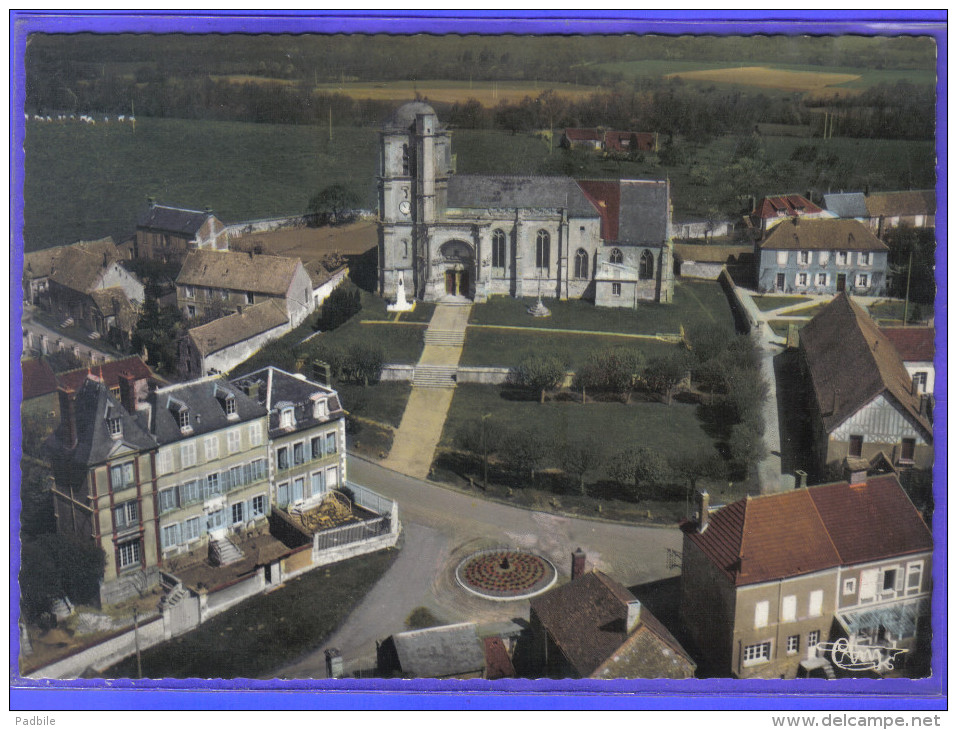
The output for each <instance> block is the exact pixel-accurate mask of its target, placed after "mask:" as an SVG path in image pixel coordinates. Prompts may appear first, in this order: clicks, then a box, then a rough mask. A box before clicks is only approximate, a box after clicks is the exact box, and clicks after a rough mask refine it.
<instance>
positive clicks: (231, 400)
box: [224, 395, 236, 416]
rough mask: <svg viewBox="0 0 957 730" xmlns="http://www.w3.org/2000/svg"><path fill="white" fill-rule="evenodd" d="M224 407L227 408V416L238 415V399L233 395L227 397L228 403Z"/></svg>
mask: <svg viewBox="0 0 957 730" xmlns="http://www.w3.org/2000/svg"><path fill="white" fill-rule="evenodd" d="M224 405H225V408H226V415H227V416H235V415H236V397H235V396H233V395H227V396H226V402H225V404H224Z"/></svg>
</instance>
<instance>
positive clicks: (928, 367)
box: [881, 327, 934, 395]
mask: <svg viewBox="0 0 957 730" xmlns="http://www.w3.org/2000/svg"><path fill="white" fill-rule="evenodd" d="M881 332H882V333H883V335H884V336H885V337H886V338H887V339H888V340H890V341H891V344H892V345H894V349H896V350H897V352H898V354H899V355H900V358H901V362H903V363H904V368H905V369H906V370H907V373H908V374H909V375H910V376H911V378H912V379H913V381H914V388H915V390H916V391H917V392H918V393H920V394H925V393H926V394H929V395H933V393H934V328H933V327H881Z"/></svg>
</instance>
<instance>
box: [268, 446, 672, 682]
mask: <svg viewBox="0 0 957 730" xmlns="http://www.w3.org/2000/svg"><path fill="white" fill-rule="evenodd" d="M348 468H349V471H348V473H349V479H350V480H351V481H354V482H356V483H359V484H363V485H365V486H368V487H369V488H371V489H373V490H375V491H377V492H379V493H380V494H383V495H385V496H387V497H389V498H390V499H394V500H396V501H398V503H399V518H400V520H401V521H402V526H403V528H402V549H401V551H400V553H399V555H398V557H397V558H396V561H395V562H394V563H393V564H392V566H391V567H390V568H389V570H388V571H387V572H386V573H385V575H384V576H383V577H382V578H381V579H380V580H379V582H378V583H377V584H376V585H375V587H374V588H373V589H372V590H371V591H370V592H369V593H368V594H367V595H366V597H365V598H364V599H363V600H362V602H361V603H360V604H359V606H358V607H357V608H356V609H355V610H354V611H353V613H352V614H351V615H350V616H349V618H347V619H346V621H345V623H344V624H343V625H342V626H340V627H339V629H338V630H337V631H336V632H335V633H334V634H333V635H332V636H330V637H329V639H328V641H327V642H326V643H325V645H324V646H322V647H320V648H319V649H318V650H317V651H314V652H311V653H309V654H307V655H305V656H302V657H299V658H297V659H296V660H294V661H292V662H291V663H290V664H288V665H286V666H284V667H282V668H281V669H280V670H279V671H277V672H275V673H273V674H272V675H270V676H273V677H284V678H310V677H314V678H322V677H325V674H326V673H325V655H324V651H325V649H326V648H329V647H336V648H337V649H339V650H340V651H341V652H342V656H343V659H344V661H345V669H346V671H347V672H351V671H353V670H354V669H358V668H365V669H368V668H370V667H371V666H372V665H373V662H374V657H375V642H376V641H377V640H382V639H385V638H386V637H387V636H389V635H390V634H393V633H396V632H399V631H403V630H405V619H406V617H407V616H408V615H409V613H410V612H411V611H412V610H413V609H414V608H416V607H418V606H425V607H426V608H428V609H429V610H430V611H431V612H432V613H433V614H435V615H436V616H437V617H438V618H440V619H442V620H443V621H444V622H448V623H455V622H459V621H476V622H478V623H492V622H498V621H507V620H511V619H514V618H519V619H527V618H528V610H529V603H528V601H527V600H520V601H508V602H495V601H488V600H484V599H481V598H478V597H476V596H472V595H470V594H468V593H466V592H465V591H464V590H463V589H462V588H461V587H459V586H458V585H457V584H456V583H455V578H454V570H455V566H456V565H457V564H458V563H459V561H461V560H462V558H464V557H465V556H467V555H469V554H471V553H472V552H474V551H476V550H481V549H483V548H487V547H493V546H509V547H516V548H524V549H528V550H531V551H534V552H536V553H538V554H539V555H542V556H544V557H546V558H548V559H549V560H550V561H551V562H552V563H553V564H554V565H555V567H556V568H557V569H558V573H559V581H562V580H567V578H568V576H569V572H570V568H571V553H572V552H573V551H574V550H575V549H576V548H577V547H581V548H582V549H583V550H584V551H585V553H586V554H587V556H588V558H587V559H588V567H589V568H597V569H599V570H602V571H604V572H605V573H608V574H609V575H610V576H612V577H613V578H615V579H616V580H618V581H620V582H621V583H623V584H624V585H626V586H633V585H639V584H642V583H647V582H650V581H655V580H660V579H663V578H670V577H674V576H676V575H678V573H679V569H678V568H669V567H668V550H669V549H671V550H675V551H679V552H680V550H681V534H680V532H679V531H678V530H677V529H675V528H662V527H647V526H640V525H629V524H623V523H613V522H608V521H603V520H588V519H581V518H572V517H562V516H559V515H553V514H546V513H542V512H532V511H530V510H526V509H522V508H519V507H512V506H509V505H506V504H501V503H498V502H490V501H486V500H483V499H481V497H479V496H475V497H473V496H471V495H468V494H465V493H462V492H457V491H454V490H451V489H445V488H443V487H440V486H436V485H434V484H429V483H428V482H425V481H422V480H419V479H415V478H412V477H408V476H405V475H402V474H398V473H396V472H393V471H390V470H389V469H386V468H384V467H382V466H380V465H378V464H374V463H371V462H368V461H365V460H362V459H358V458H355V457H351V456H350V458H349V465H348Z"/></svg>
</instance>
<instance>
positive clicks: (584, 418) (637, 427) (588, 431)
mask: <svg viewBox="0 0 957 730" xmlns="http://www.w3.org/2000/svg"><path fill="white" fill-rule="evenodd" d="M509 393H510V391H509V390H507V389H506V390H503V389H502V388H500V387H498V386H491V385H475V384H463V385H459V386H458V387H457V388H456V389H455V395H454V396H453V398H452V405H451V406H450V408H449V414H448V417H447V418H446V420H445V429H444V430H443V432H442V439H441V441H440V442H439V446H440V447H441V446H444V447H451V446H453V445H454V441H455V434H456V433H458V432H459V430H460V429H462V428H463V427H464V426H466V425H467V424H470V423H474V422H475V421H476V420H478V419H481V417H482V416H483V415H485V414H486V413H490V414H491V419H490V421H491V423H492V424H501V425H502V426H508V427H509V428H514V429H518V430H527V431H539V432H541V433H542V434H543V435H544V436H545V437H546V438H547V439H548V441H549V442H551V443H552V444H554V445H555V455H554V457H553V459H552V461H553V464H552V465H554V466H557V465H558V462H559V457H558V455H559V454H560V453H561V450H562V447H563V446H564V445H565V444H569V443H573V442H576V443H577V442H579V441H580V440H581V439H582V438H583V437H585V436H588V435H594V436H596V437H598V438H600V439H601V441H602V444H603V453H604V455H605V456H608V457H611V456H612V455H614V454H615V453H617V452H618V451H620V450H622V449H626V448H632V447H634V446H639V445H640V446H647V447H650V448H653V449H656V450H657V451H659V452H660V453H662V454H663V455H665V456H668V457H678V456H686V455H691V454H694V455H704V456H707V455H711V454H716V453H717V450H716V448H715V439H714V438H713V437H712V436H711V435H709V434H708V433H707V431H706V426H705V424H704V423H703V422H702V421H701V420H700V419H699V418H698V416H697V406H694V405H688V404H682V403H673V404H672V405H670V406H667V405H665V404H663V403H648V402H641V401H639V400H637V399H636V400H635V401H633V402H632V403H631V404H629V405H625V404H624V403H587V404H585V405H582V404H581V403H576V402H573V401H547V402H545V403H544V404H542V403H538V402H537V401H535V400H531V401H529V400H509V399H507V398H505V397H503V395H508V394H509Z"/></svg>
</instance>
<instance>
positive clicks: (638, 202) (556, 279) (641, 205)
mask: <svg viewBox="0 0 957 730" xmlns="http://www.w3.org/2000/svg"><path fill="white" fill-rule="evenodd" d="M454 167H455V163H454V157H453V155H452V139H451V133H450V132H449V130H447V129H444V128H443V127H441V126H440V125H439V121H438V117H437V116H436V114H435V111H434V110H433V109H432V107H431V106H429V105H428V104H426V103H424V102H418V101H417V102H411V103H408V104H404V105H403V106H401V107H399V108H398V109H397V110H396V112H395V113H394V114H393V116H392V118H391V119H390V120H389V121H388V122H387V123H386V124H385V126H384V128H383V130H382V131H381V133H380V145H379V160H378V169H379V173H378V208H379V262H378V263H379V293H380V294H381V295H382V296H383V297H384V298H386V299H390V300H394V299H396V297H397V296H398V295H399V290H400V288H401V289H402V291H403V293H404V295H405V296H407V297H408V298H410V299H411V298H413V297H414V298H416V299H419V300H422V301H474V302H483V301H485V300H486V299H488V297H489V296H492V295H495V294H508V295H511V296H515V297H535V296H539V295H540V296H542V297H550V298H559V299H585V300H589V301H593V302H594V303H595V304H597V305H599V306H604V307H632V308H634V307H636V306H637V305H638V303H639V302H670V301H671V298H672V294H673V291H674V273H673V263H672V259H673V247H672V242H671V199H670V190H669V183H668V181H667V180H573V179H572V178H570V177H536V176H509V175H457V174H455V170H454Z"/></svg>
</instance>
